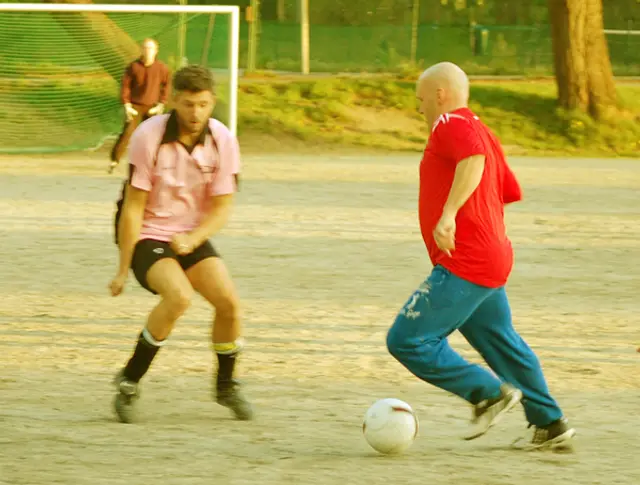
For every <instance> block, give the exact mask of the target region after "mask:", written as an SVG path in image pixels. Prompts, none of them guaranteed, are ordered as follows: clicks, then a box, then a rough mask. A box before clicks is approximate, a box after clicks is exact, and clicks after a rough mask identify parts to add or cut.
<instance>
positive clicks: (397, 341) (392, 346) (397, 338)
mask: <svg viewBox="0 0 640 485" xmlns="http://www.w3.org/2000/svg"><path fill="white" fill-rule="evenodd" d="M403 344H404V339H403V338H402V336H401V335H400V332H398V330H397V329H396V328H395V326H394V327H391V328H390V329H389V331H388V332H387V350H388V351H389V353H390V354H391V355H393V356H394V357H396V358H398V357H399V356H400V355H401V354H402V347H403V346H404V345H403Z"/></svg>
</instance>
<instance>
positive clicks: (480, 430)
mask: <svg viewBox="0 0 640 485" xmlns="http://www.w3.org/2000/svg"><path fill="white" fill-rule="evenodd" d="M521 400H522V391H520V390H519V389H516V388H515V387H513V386H511V385H509V384H503V385H502V386H501V388H500V396H499V397H497V398H495V399H488V400H485V401H482V402H480V403H478V404H476V405H475V406H474V407H473V418H472V419H471V431H470V432H469V433H468V434H467V435H466V436H465V437H464V439H466V440H473V439H476V438H479V437H480V436H482V435H483V434H485V433H486V432H487V431H489V428H491V427H492V426H493V425H495V424H497V423H498V422H499V421H500V419H502V417H503V416H504V415H505V413H507V412H508V411H510V410H511V409H513V407H514V406H515V405H516V404H518V403H519V402H520V401H521Z"/></svg>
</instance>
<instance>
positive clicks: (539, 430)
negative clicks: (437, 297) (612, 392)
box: [460, 288, 575, 448]
mask: <svg viewBox="0 0 640 485" xmlns="http://www.w3.org/2000/svg"><path fill="white" fill-rule="evenodd" d="M460 332H461V333H462V335H464V337H465V338H466V339H467V341H468V342H469V343H470V344H471V345H472V346H473V347H474V348H475V349H476V350H477V351H478V353H479V354H480V355H481V356H482V357H483V359H484V360H485V361H486V362H487V364H488V365H489V367H491V369H492V370H493V371H494V372H495V373H496V374H497V375H498V377H500V379H502V380H504V381H507V382H511V383H513V385H515V386H516V387H517V388H518V389H520V390H521V391H522V393H523V400H522V405H523V407H524V411H525V416H526V418H527V421H528V422H529V423H530V426H532V427H533V428H534V433H533V436H532V438H531V442H530V447H533V448H546V447H550V448H554V447H560V446H566V445H567V444H568V442H569V441H570V440H571V438H572V437H573V436H574V434H575V430H574V429H573V428H571V427H570V426H569V425H568V422H567V420H566V419H565V418H564V417H563V413H562V410H561V409H560V407H559V406H558V404H557V403H556V401H555V400H554V399H553V397H551V394H550V393H549V389H548V387H547V382H546V380H545V378H544V374H543V372H542V368H541V366H540V362H539V360H538V358H537V357H536V355H535V353H534V352H533V350H531V348H530V347H529V346H528V345H527V343H526V342H525V341H524V340H523V339H522V337H521V336H520V335H519V334H518V333H517V332H516V330H515V329H514V327H513V323H512V318H511V308H510V306H509V301H508V299H507V294H506V291H505V289H504V288H500V289H499V290H497V291H496V292H494V293H492V294H491V296H489V298H487V299H486V300H485V301H484V302H483V303H482V304H481V305H480V306H479V307H478V309H477V310H476V311H475V312H474V313H473V315H471V317H470V318H469V319H468V320H467V321H466V322H465V324H464V325H463V326H462V327H461V328H460Z"/></svg>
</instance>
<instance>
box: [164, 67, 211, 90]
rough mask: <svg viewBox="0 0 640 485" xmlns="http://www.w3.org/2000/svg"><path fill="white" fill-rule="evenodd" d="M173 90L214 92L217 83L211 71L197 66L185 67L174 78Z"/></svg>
mask: <svg viewBox="0 0 640 485" xmlns="http://www.w3.org/2000/svg"><path fill="white" fill-rule="evenodd" d="M173 88H174V89H175V90H176V91H188V92H190V93H199V92H201V91H210V92H212V93H213V92H214V88H215V82H214V80H213V73H212V72H211V70H210V69H208V68H206V67H204V66H200V65H197V64H191V65H189V66H185V67H183V68H182V69H180V70H179V71H178V72H176V74H175V76H173Z"/></svg>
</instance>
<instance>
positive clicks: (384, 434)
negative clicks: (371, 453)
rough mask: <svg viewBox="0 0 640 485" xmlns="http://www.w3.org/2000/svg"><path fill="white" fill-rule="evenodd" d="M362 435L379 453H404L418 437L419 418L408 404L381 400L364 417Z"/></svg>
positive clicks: (396, 400)
mask: <svg viewBox="0 0 640 485" xmlns="http://www.w3.org/2000/svg"><path fill="white" fill-rule="evenodd" d="M362 433H363V434H364V438H365V440H367V443H369V445H370V446H371V447H372V448H373V449H374V450H376V451H378V452H379V453H383V454H385V455H391V454H398V453H402V452H403V451H404V450H406V449H407V448H409V446H411V444H412V443H413V441H414V440H415V439H416V436H417V435H418V418H417V417H416V415H415V414H414V412H413V409H411V406H409V405H408V404H407V403H406V402H404V401H401V400H400V399H394V398H386V399H380V400H379V401H376V402H375V403H373V404H372V405H371V407H370V408H369V409H368V410H367V412H366V414H365V415H364V421H363V422H362Z"/></svg>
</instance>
